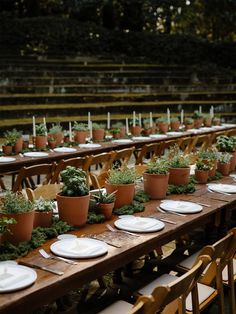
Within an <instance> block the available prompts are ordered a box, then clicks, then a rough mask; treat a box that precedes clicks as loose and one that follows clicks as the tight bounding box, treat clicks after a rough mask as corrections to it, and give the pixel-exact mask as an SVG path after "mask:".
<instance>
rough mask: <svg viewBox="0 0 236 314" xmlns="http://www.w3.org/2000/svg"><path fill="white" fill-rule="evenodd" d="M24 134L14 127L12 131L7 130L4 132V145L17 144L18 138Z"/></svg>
mask: <svg viewBox="0 0 236 314" xmlns="http://www.w3.org/2000/svg"><path fill="white" fill-rule="evenodd" d="M21 136H22V132H20V131H17V130H16V129H13V130H11V131H9V130H7V131H6V132H5V133H4V145H10V146H13V145H15V144H16V142H17V140H18V139H19V138H20V137H21Z"/></svg>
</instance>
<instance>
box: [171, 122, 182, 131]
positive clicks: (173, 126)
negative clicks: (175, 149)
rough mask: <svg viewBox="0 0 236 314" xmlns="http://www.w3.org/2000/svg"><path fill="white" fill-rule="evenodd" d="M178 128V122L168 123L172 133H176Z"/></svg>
mask: <svg viewBox="0 0 236 314" xmlns="http://www.w3.org/2000/svg"><path fill="white" fill-rule="evenodd" d="M179 127H180V121H173V122H170V128H171V130H173V131H178V130H179Z"/></svg>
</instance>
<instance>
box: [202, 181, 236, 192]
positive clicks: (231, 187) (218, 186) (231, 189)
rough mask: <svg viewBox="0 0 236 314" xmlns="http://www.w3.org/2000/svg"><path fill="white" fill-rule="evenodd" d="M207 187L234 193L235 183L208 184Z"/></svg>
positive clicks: (212, 189) (235, 190) (215, 190)
mask: <svg viewBox="0 0 236 314" xmlns="http://www.w3.org/2000/svg"><path fill="white" fill-rule="evenodd" d="M208 188H209V189H210V190H211V191H214V192H223V193H236V185H233V184H222V183H218V184H213V183H211V184H208Z"/></svg>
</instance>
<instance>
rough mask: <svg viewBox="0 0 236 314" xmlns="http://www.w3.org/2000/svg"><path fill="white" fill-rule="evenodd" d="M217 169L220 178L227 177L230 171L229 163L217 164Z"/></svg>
mask: <svg viewBox="0 0 236 314" xmlns="http://www.w3.org/2000/svg"><path fill="white" fill-rule="evenodd" d="M217 169H218V170H219V171H220V173H221V174H222V176H228V175H229V171H230V162H228V163H224V164H222V163H220V162H218V163H217Z"/></svg>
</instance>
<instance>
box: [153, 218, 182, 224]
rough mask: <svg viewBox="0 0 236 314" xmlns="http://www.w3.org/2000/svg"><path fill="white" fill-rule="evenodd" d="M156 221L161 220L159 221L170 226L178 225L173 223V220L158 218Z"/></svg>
mask: <svg viewBox="0 0 236 314" xmlns="http://www.w3.org/2000/svg"><path fill="white" fill-rule="evenodd" d="M156 219H159V220H161V221H163V222H167V223H169V224H171V225H177V223H176V222H174V221H172V220H169V219H165V218H156Z"/></svg>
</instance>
